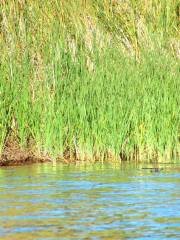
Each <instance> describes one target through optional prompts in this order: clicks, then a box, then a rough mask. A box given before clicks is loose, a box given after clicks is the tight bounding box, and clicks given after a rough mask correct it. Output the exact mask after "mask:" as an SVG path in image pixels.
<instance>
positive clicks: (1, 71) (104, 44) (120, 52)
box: [0, 0, 180, 160]
mask: <svg viewBox="0 0 180 240" xmlns="http://www.w3.org/2000/svg"><path fill="white" fill-rule="evenodd" d="M115 2H116V1H114V3H113V1H112V3H111V4H110V3H109V1H77V3H73V4H70V3H69V2H68V1H62V2H61V3H60V2H58V1H48V3H43V4H42V3H41V1H36V3H34V2H31V1H29V2H28V3H26V4H25V3H23V1H22V2H21V3H19V5H18V3H16V2H12V1H9V2H8V1H7V3H6V4H2V3H1V10H2V11H1V14H2V24H1V26H2V27H1V29H2V30H1V36H0V39H1V41H0V46H1V49H2V55H1V56H2V57H1V60H0V148H1V150H2V149H3V146H4V143H5V141H6V139H7V138H8V136H9V135H11V134H12V132H13V134H14V135H15V136H16V138H17V139H18V141H19V143H20V145H21V146H22V147H24V148H26V147H28V146H30V147H31V148H32V149H33V150H34V151H35V152H36V153H39V154H49V155H50V156H52V157H53V158H55V157H57V156H60V157H61V156H63V155H66V154H68V157H70V158H72V159H74V158H76V159H82V160H83V159H94V160H95V159H99V160H103V159H105V158H109V159H119V158H121V159H122V160H126V159H127V160H128V159H143V160H148V159H152V158H154V159H162V158H164V159H165V158H169V159H172V158H175V157H178V154H179V149H180V148H179V147H180V146H179V138H180V136H179V134H180V108H179V105H180V97H179V92H180V91H179V90H180V79H179V63H178V61H177V57H178V56H177V51H178V46H177V41H176V40H174V39H176V37H177V36H178V30H177V16H176V11H175V10H174V11H171V10H173V9H175V8H176V5H177V2H178V1H165V2H166V4H165V3H164V4H161V1H158V0H157V1H152V4H150V5H149V6H146V5H144V4H143V1H129V2H128V1H127V2H128V4H127V5H125V4H124V5H123V8H124V9H126V13H125V14H124V15H122V14H121V13H122V12H123V13H124V11H123V8H121V7H119V6H116V4H115ZM80 10H81V11H80ZM140 14H141V15H140ZM138 17H139V19H138Z"/></svg>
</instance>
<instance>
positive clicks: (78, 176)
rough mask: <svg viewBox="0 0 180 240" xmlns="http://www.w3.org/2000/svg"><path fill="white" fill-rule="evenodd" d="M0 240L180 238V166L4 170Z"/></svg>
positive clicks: (0, 193) (0, 177)
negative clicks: (154, 168)
mask: <svg viewBox="0 0 180 240" xmlns="http://www.w3.org/2000/svg"><path fill="white" fill-rule="evenodd" d="M0 239H9V240H10V239H11V240H15V239H18V240H19V239H38V240H39V239H48V240H55V239H109V240H110V239H118V240H120V239H158V240H159V239H163V240H164V239H180V168H178V167H176V168H167V169H164V170H162V171H161V172H151V171H150V170H144V169H142V167H140V166H138V167H136V166H131V165H128V166H127V165H122V166H116V167H113V166H109V165H104V166H99V165H94V166H91V167H90V166H86V167H85V166H62V165H56V166H52V165H49V164H47V165H34V166H25V167H15V168H4V169H0Z"/></svg>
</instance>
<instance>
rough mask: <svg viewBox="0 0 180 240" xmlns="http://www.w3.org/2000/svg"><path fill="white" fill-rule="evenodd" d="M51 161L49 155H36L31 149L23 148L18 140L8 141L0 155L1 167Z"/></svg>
mask: <svg viewBox="0 0 180 240" xmlns="http://www.w3.org/2000/svg"><path fill="white" fill-rule="evenodd" d="M45 162H51V159H50V158H48V157H42V156H37V155H35V154H34V153H33V152H32V151H31V150H30V149H22V148H21V147H20V146H19V144H17V143H16V142H14V141H13V142H11V141H7V142H6V144H5V146H4V149H3V151H2V154H1V155H0V167H6V166H20V165H28V164H34V163H45Z"/></svg>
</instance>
